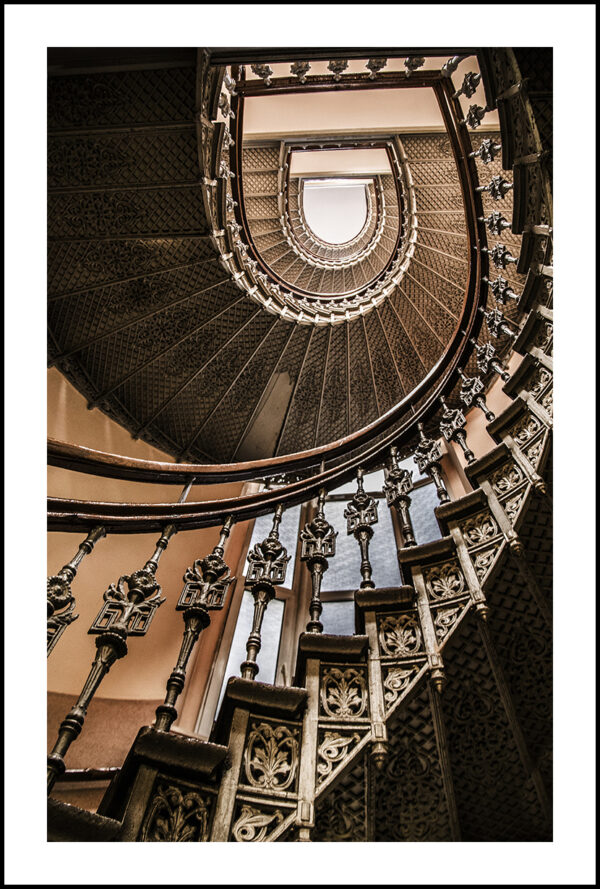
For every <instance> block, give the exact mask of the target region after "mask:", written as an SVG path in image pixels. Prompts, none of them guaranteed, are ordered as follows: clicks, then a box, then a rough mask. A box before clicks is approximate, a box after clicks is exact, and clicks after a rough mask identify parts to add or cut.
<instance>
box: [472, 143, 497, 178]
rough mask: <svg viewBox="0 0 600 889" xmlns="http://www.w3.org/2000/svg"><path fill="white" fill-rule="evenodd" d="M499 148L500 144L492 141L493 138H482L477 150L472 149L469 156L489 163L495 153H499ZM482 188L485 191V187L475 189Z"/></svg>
mask: <svg viewBox="0 0 600 889" xmlns="http://www.w3.org/2000/svg"><path fill="white" fill-rule="evenodd" d="M501 150H502V145H501V144H500V143H499V142H494V140H493V139H483V140H482V142H481V145H480V146H479V148H478V149H477V151H472V152H471V153H470V154H469V157H478V158H479V159H480V160H481V161H482V162H483V163H484V164H491V163H492V161H493V160H494V158H495V157H496V155H497V154H500V152H501ZM484 190H486V191H487V188H486V189H482V188H478V189H477V191H484Z"/></svg>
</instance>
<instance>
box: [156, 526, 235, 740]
mask: <svg viewBox="0 0 600 889" xmlns="http://www.w3.org/2000/svg"><path fill="white" fill-rule="evenodd" d="M232 525H233V519H232V517H231V516H228V518H227V519H226V520H225V523H224V524H223V527H222V528H221V535H220V537H219V542H218V543H217V545H216V546H215V547H214V549H213V551H212V553H211V554H210V555H208V556H206V557H205V558H204V559H196V561H195V562H194V564H193V565H192V567H191V568H187V569H186V572H185V574H184V575H183V579H184V581H185V586H184V588H183V590H182V593H181V595H180V597H179V601H178V602H177V605H176V608H175V610H176V611H182V612H183V620H184V623H185V630H184V633H183V639H182V642H181V648H180V649H179V657H178V658H177V663H176V665H175V667H174V669H173V671H172V673H171V675H170V676H169V679H168V680H167V694H166V696H165V700H164V703H162V704H160V705H159V706H158V707H157V708H156V722H155V724H154V727H155V729H156V731H159V732H168V731H169V730H170V728H171V726H172V725H173V723H174V722H175V720H176V719H177V710H176V709H175V704H176V703H177V698H178V697H179V695H180V694H181V692H182V691H183V688H184V685H185V678H186V670H187V665H188V661H189V659H190V656H191V654H192V651H193V649H194V646H195V644H196V642H197V641H198V638H199V636H200V633H201V632H202V630H204V629H205V628H206V627H207V626H208V625H209V624H210V615H209V611H215V610H220V609H221V608H222V607H223V605H224V604H225V597H226V595H227V591H228V589H229V587H230V585H231V584H232V583H233V581H234V580H235V577H231V576H230V573H229V566H228V565H226V564H225V562H224V561H223V554H224V552H225V542H226V540H227V538H228V537H229V532H230V531H231V526H232Z"/></svg>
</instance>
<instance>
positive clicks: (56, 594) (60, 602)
mask: <svg viewBox="0 0 600 889" xmlns="http://www.w3.org/2000/svg"><path fill="white" fill-rule="evenodd" d="M105 535H106V531H105V530H104V528H103V527H102V526H100V525H99V526H98V527H97V528H94V529H93V530H92V531H90V533H89V534H88V536H87V537H86V538H85V540H84V541H82V542H81V543H80V544H79V549H78V550H77V552H76V553H75V555H74V556H73V558H72V559H71V561H70V562H67V564H66V565H64V566H63V567H62V568H61V569H60V571H59V572H58V574H53V575H51V576H50V577H49V578H48V580H47V582H46V599H47V602H48V616H47V625H46V657H47V656H48V655H49V654H50V652H51V651H52V650H53V649H54V646H55V645H56V643H57V642H58V640H59V639H60V637H61V636H62V634H63V633H64V631H65V630H66V628H67V627H68V626H69V624H71V623H73V621H74V620H77V618H78V617H79V615H78V614H74V613H73V612H74V610H75V597H74V596H73V593H72V591H71V584H72V583H73V580H74V578H75V575H76V574H77V569H78V567H79V565H80V564H81V562H82V560H83V558H84V556H86V555H87V554H88V553H91V551H92V550H93V548H94V544H96V543H97V542H98V540H100V538H101V537H104V536H105Z"/></svg>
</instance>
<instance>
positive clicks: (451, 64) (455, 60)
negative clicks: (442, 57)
mask: <svg viewBox="0 0 600 889" xmlns="http://www.w3.org/2000/svg"><path fill="white" fill-rule="evenodd" d="M466 58H467V56H452V58H451V59H448V61H447V62H444V64H443V65H442V67H441V69H440V73H441V74H442V76H443V77H451V76H452V74H454V72H455V71H456V69H457V68H458V66H459V65H460V63H461V62H462V60H463V59H466Z"/></svg>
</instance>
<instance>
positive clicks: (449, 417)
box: [440, 396, 475, 463]
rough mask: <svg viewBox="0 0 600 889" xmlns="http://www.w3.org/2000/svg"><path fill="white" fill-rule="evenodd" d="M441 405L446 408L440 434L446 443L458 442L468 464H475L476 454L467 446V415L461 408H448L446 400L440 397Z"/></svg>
mask: <svg viewBox="0 0 600 889" xmlns="http://www.w3.org/2000/svg"><path fill="white" fill-rule="evenodd" d="M440 403H441V405H442V407H443V408H444V413H443V414H442V419H441V422H440V432H441V433H442V435H443V436H444V438H445V439H446V441H456V442H458V444H459V445H460V447H461V448H462V450H463V451H464V455H465V458H466V461H467V463H473V462H474V461H475V454H474V453H473V451H471V450H470V449H469V447H468V445H467V434H466V432H465V427H466V425H467V421H466V419H465V415H464V414H463V412H462V411H461V410H460V409H459V408H450V407H448V405H447V404H446V399H445V398H444V397H443V396H442V397H440Z"/></svg>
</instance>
